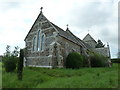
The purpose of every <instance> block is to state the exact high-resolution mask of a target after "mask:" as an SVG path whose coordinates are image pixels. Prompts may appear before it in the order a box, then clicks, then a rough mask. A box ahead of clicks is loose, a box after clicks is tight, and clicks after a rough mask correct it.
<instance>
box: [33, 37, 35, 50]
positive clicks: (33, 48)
mask: <svg viewBox="0 0 120 90" xmlns="http://www.w3.org/2000/svg"><path fill="white" fill-rule="evenodd" d="M35 50H36V36H35V37H34V38H33V51H35Z"/></svg>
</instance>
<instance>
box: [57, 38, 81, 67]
mask: <svg viewBox="0 0 120 90" xmlns="http://www.w3.org/2000/svg"><path fill="white" fill-rule="evenodd" d="M57 42H58V43H59V44H60V45H61V46H60V52H61V56H62V57H63V64H64V66H65V60H66V57H67V56H68V54H69V53H71V52H74V51H75V52H78V53H81V51H82V47H81V46H79V45H77V44H75V43H73V42H71V41H69V40H67V39H65V38H63V37H61V36H59V37H58V40H57Z"/></svg>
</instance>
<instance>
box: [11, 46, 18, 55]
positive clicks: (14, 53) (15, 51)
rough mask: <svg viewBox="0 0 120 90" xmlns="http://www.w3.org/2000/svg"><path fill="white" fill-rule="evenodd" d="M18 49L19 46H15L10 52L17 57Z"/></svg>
mask: <svg viewBox="0 0 120 90" xmlns="http://www.w3.org/2000/svg"><path fill="white" fill-rule="evenodd" d="M18 50H19V47H18V46H16V47H15V49H14V51H13V52H12V55H13V56H15V57H17V56H18V55H19V51H18Z"/></svg>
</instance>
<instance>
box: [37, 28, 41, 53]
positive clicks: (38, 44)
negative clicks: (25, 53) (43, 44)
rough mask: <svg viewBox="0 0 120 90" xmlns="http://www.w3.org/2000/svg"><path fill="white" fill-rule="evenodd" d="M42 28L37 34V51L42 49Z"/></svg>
mask: <svg viewBox="0 0 120 90" xmlns="http://www.w3.org/2000/svg"><path fill="white" fill-rule="evenodd" d="M40 33H41V32H40V30H39V31H38V35H37V51H40Z"/></svg>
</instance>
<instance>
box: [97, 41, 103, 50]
mask: <svg viewBox="0 0 120 90" xmlns="http://www.w3.org/2000/svg"><path fill="white" fill-rule="evenodd" d="M104 46H105V44H104V45H103V43H102V41H101V40H98V41H97V45H96V48H101V47H104Z"/></svg>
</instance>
